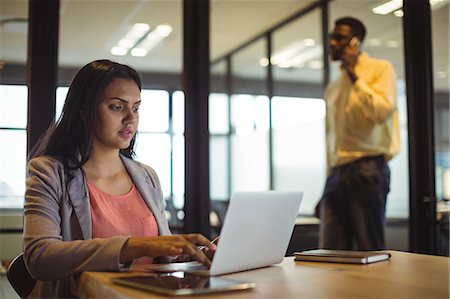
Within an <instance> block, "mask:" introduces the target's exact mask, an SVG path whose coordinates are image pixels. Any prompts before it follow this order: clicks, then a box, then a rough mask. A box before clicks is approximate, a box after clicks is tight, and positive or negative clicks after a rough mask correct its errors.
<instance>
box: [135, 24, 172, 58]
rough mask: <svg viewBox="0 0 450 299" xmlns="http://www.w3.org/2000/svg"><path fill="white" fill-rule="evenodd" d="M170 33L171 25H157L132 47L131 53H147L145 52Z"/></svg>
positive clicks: (137, 54) (140, 54)
mask: <svg viewBox="0 0 450 299" xmlns="http://www.w3.org/2000/svg"><path fill="white" fill-rule="evenodd" d="M170 33H172V26H170V25H167V24H163V25H158V26H157V27H156V28H155V29H154V30H153V31H151V32H150V33H149V34H147V36H146V37H145V38H143V39H142V40H141V41H140V42H139V43H138V44H137V45H136V46H134V48H133V49H132V50H131V55H132V56H138V57H143V56H145V55H147V53H148V52H150V51H151V50H152V49H153V48H154V47H155V46H156V45H157V44H158V43H160V42H161V41H162V40H163V39H164V38H166V37H168V36H169V35H170Z"/></svg>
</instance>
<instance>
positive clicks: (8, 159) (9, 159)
mask: <svg viewBox="0 0 450 299" xmlns="http://www.w3.org/2000/svg"><path fill="white" fill-rule="evenodd" d="M0 144H1V145H2V147H1V149H0V209H2V208H16V209H18V208H22V207H23V200H24V194H25V171H26V148H27V134H26V131H25V130H0Z"/></svg>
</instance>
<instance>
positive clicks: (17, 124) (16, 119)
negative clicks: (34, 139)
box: [0, 85, 28, 129]
mask: <svg viewBox="0 0 450 299" xmlns="http://www.w3.org/2000/svg"><path fill="white" fill-rule="evenodd" d="M0 107H2V108H1V109H0V128H15V129H25V128H26V127H27V111H28V88H27V87H26V86H23V85H0Z"/></svg>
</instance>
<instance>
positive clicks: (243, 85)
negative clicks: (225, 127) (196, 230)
mask: <svg viewBox="0 0 450 299" xmlns="http://www.w3.org/2000/svg"><path fill="white" fill-rule="evenodd" d="M266 48H267V43H266V40H265V39H260V40H257V41H255V42H254V43H252V44H251V45H249V46H247V47H245V48H243V49H242V50H241V51H239V52H238V53H236V54H235V55H234V56H233V57H232V59H231V69H232V96H231V111H230V119H231V153H230V155H231V170H230V174H231V182H230V184H231V192H234V191H238V190H248V191H250V190H267V189H269V188H270V173H269V171H270V165H269V163H270V160H269V100H268V98H267V96H265V94H266V93H267V84H266V78H267V70H266V68H265V67H264V66H262V65H261V64H260V60H261V59H262V58H264V57H266V52H267V51H266Z"/></svg>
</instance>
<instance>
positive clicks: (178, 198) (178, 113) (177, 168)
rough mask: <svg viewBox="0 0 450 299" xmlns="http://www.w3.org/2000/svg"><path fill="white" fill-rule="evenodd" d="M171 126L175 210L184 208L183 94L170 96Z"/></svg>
mask: <svg viewBox="0 0 450 299" xmlns="http://www.w3.org/2000/svg"><path fill="white" fill-rule="evenodd" d="M172 124H173V149H172V150H173V152H172V175H173V203H174V205H175V207H176V208H178V209H182V208H183V207H184V191H185V188H184V187H185V180H184V175H185V174H184V168H185V167H184V163H185V153H184V149H185V140H184V93H183V92H182V91H176V92H174V93H173V94H172Z"/></svg>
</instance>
